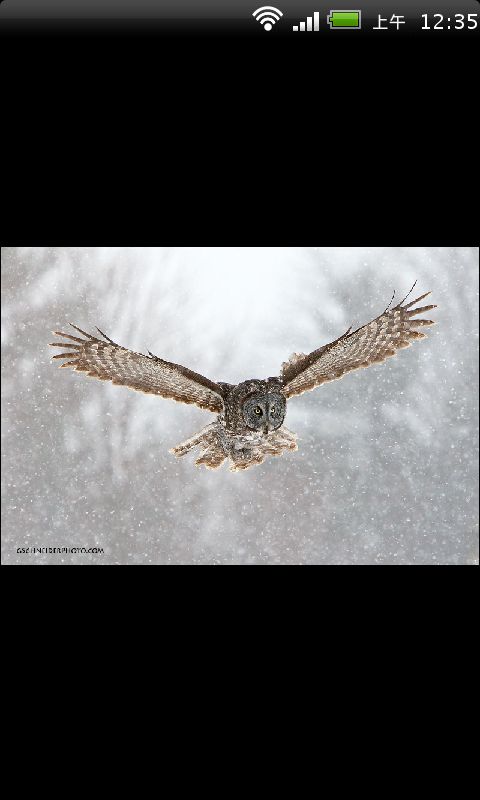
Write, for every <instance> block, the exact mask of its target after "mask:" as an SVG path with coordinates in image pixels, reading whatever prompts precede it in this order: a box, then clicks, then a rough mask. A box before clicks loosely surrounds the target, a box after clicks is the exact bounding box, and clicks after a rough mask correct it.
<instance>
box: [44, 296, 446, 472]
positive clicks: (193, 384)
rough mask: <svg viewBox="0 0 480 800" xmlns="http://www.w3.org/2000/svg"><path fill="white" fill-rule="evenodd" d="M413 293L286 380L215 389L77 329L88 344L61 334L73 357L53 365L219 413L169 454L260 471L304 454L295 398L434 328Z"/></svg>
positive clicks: (288, 370)
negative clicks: (291, 405)
mask: <svg viewBox="0 0 480 800" xmlns="http://www.w3.org/2000/svg"><path fill="white" fill-rule="evenodd" d="M411 291H413V287H412V290H410V292H409V294H408V295H407V297H405V298H404V299H403V300H402V302H401V303H399V304H398V305H397V306H395V307H394V308H390V305H391V302H390V305H389V306H387V308H386V309H385V311H384V312H383V314H381V315H380V316H379V317H377V318H376V319H374V320H373V322H370V323H369V324H368V325H364V326H363V327H362V328H359V329H358V330H356V331H354V332H353V333H352V332H351V331H352V329H351V328H349V330H348V331H347V332H346V333H344V334H343V336H340V338H339V339H336V340H335V341H334V342H331V343H330V344H327V345H324V346H323V347H320V348H319V349H318V350H314V351H313V352H312V353H309V354H308V355H305V354H304V353H294V355H293V356H291V357H290V359H289V360H288V361H287V362H286V363H284V364H283V365H282V371H281V375H280V377H278V378H268V380H257V379H254V378H252V379H250V380H247V381H244V382H243V383H238V384H236V385H232V384H229V383H221V382H218V383H215V382H214V381H211V380H209V379H208V378H204V377H203V375H198V374H197V373H196V372H192V371H191V370H189V369H187V368H186V367H182V366H180V365H179V364H172V363H170V362H168V361H164V360H163V359H162V358H158V357H157V356H154V355H153V354H152V353H150V351H148V356H145V355H142V354H141V353H134V352H132V351H131V350H127V349H125V348H124V347H121V346H120V345H118V344H116V343H115V342H113V341H112V340H111V339H109V338H108V336H105V334H104V333H102V331H100V330H99V329H98V328H97V330H98V332H99V334H100V336H101V337H103V338H102V339H98V338H96V337H95V336H91V335H90V334H89V333H85V331H82V330H81V329H80V328H77V326H76V325H72V327H73V328H75V330H77V331H78V332H79V333H80V334H82V336H83V337H85V338H82V339H80V338H78V337H76V336H71V335H70V334H68V333H60V332H59V331H55V335H56V336H62V337H64V338H65V339H68V340H69V342H55V343H53V344H52V345H51V346H52V347H61V348H63V349H67V350H68V351H69V352H65V353H61V354H60V355H56V356H53V358H62V359H63V358H66V359H68V361H66V362H65V363H63V364H62V367H72V369H75V370H77V371H78V372H86V373H87V375H88V376H90V377H92V378H98V379H99V380H102V381H111V382H112V383H114V384H119V385H122V386H128V387H129V388H130V389H136V390H137V391H139V392H145V393H147V394H157V395H160V396H161V397H169V398H172V399H173V400H177V401H179V402H181V403H195V405H197V406H199V407H200V408H203V409H205V410H207V411H213V412H215V413H216V414H217V418H216V420H215V421H214V422H212V423H211V424H210V425H207V427H206V428H203V430H201V431H199V433H197V434H195V436H192V438H191V439H188V440H187V441H185V442H183V443H182V444H179V445H178V446H177V447H175V448H173V449H172V450H170V452H171V453H173V454H174V455H175V456H178V457H180V456H183V455H185V453H188V452H189V451H190V450H192V449H193V448H195V447H198V448H199V449H200V451H201V452H200V455H199V457H198V458H197V460H196V461H195V464H196V465H197V466H201V465H202V464H203V465H204V466H205V467H208V468H209V469H216V468H217V467H219V466H220V465H221V464H222V463H223V462H224V461H225V459H227V458H228V459H229V460H230V462H231V466H230V469H231V470H232V471H233V472H236V471H237V470H243V469H248V468H249V467H252V466H254V465H255V464H261V463H262V462H263V461H264V460H265V458H266V457H267V456H269V455H271V456H279V455H282V453H283V452H284V451H285V450H297V449H298V448H297V442H296V439H297V437H296V435H295V434H294V433H292V432H291V431H289V430H287V428H285V427H284V426H283V422H284V419H285V414H286V410H287V400H288V399H289V398H291V397H295V395H299V394H303V392H308V391H310V390H311V389H315V387H317V386H320V384H322V383H328V382H329V381H333V380H337V379H338V378H342V377H343V376H344V375H346V374H347V372H351V371H352V370H355V369H360V368H361V367H369V366H370V365H371V364H381V363H382V362H383V361H385V360H386V359H387V358H390V356H394V355H395V354H396V351H397V350H399V349H400V348H402V347H409V346H410V345H411V344H412V342H413V341H415V339H421V338H423V337H424V336H425V334H423V333H420V332H419V331H417V330H415V328H418V327H422V326H424V325H433V324H434V322H433V321H432V320H429V319H414V317H416V316H417V315H418V314H421V313H423V312H425V311H430V310H431V309H432V308H436V306H434V305H430V306H423V307H422V308H412V306H414V305H415V304H416V303H418V302H419V301H420V300H423V299H424V298H425V297H427V296H428V295H429V294H430V292H427V293H426V294H423V295H422V296H421V297H417V299H416V300H413V301H412V302H411V303H408V305H404V303H405V301H406V300H407V298H408V297H409V295H410V293H411ZM392 299H393V298H392ZM70 324H71V323H70Z"/></svg>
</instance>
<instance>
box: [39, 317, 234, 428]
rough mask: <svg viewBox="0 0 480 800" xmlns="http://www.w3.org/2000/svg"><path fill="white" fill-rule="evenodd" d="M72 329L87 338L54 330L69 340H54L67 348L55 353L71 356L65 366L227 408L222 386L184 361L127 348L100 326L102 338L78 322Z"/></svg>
mask: <svg viewBox="0 0 480 800" xmlns="http://www.w3.org/2000/svg"><path fill="white" fill-rule="evenodd" d="M70 324H71V323H70ZM72 328H75V330H76V331H78V332H79V333H81V334H82V336H83V337H85V338H82V339H80V338H79V337H76V336H71V335H70V334H68V333H61V332H59V331H54V333H55V336H62V337H63V338H65V339H68V340H69V341H68V342H53V343H52V344H51V345H50V346H51V347H61V348H62V349H63V350H65V351H67V352H64V353H60V354H59V355H56V356H53V358H62V359H68V361H65V362H64V363H63V364H62V365H61V366H62V367H71V368H72V369H75V370H77V372H86V373H87V375H88V376H89V377H91V378H97V379H98V380H101V381H111V382H112V383H114V384H117V385H119V386H128V387H129V388H130V389H135V390H136V391H138V392H145V393H146V394H157V395H160V397H167V398H171V399H172V400H177V401H178V402H180V403H187V404H190V403H194V404H195V405H197V406H199V407H200V408H203V409H206V410H208V411H217V412H221V411H222V410H223V389H222V387H221V386H219V385H218V384H217V383H214V382H213V381H210V380H209V379H208V378H205V377H204V376H203V375H198V374H197V373H196V372H192V371H191V370H190V369H187V368H186V367H182V366H180V364H172V363H170V362H169V361H164V360H163V359H161V358H157V356H154V355H153V354H152V353H150V352H149V355H148V356H145V355H142V354H141V353H134V352H133V351H132V350H127V349H126V348H125V347H121V346H120V345H118V344H116V343H115V342H113V341H112V340H111V339H109V338H108V336H106V335H105V334H104V333H102V331H100V330H99V329H98V328H97V330H98V332H99V334H100V336H102V337H103V338H102V339H97V338H96V337H95V336H91V335H90V334H89V333H85V331H82V330H81V328H77V326H76V325H72Z"/></svg>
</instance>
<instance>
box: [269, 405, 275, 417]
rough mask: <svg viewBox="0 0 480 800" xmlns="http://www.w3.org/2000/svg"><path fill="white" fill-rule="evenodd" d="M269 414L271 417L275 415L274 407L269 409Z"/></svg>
mask: <svg viewBox="0 0 480 800" xmlns="http://www.w3.org/2000/svg"><path fill="white" fill-rule="evenodd" d="M270 414H271V415H272V417H273V416H274V415H275V406H273V408H271V409H270Z"/></svg>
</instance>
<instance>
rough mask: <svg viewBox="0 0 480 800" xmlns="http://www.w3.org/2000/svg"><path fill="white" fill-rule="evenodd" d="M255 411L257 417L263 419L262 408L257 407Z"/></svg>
mask: <svg viewBox="0 0 480 800" xmlns="http://www.w3.org/2000/svg"><path fill="white" fill-rule="evenodd" d="M253 410H254V411H255V414H256V415H257V417H261V416H262V414H263V411H262V409H261V408H260V406H255V408H254V409H253Z"/></svg>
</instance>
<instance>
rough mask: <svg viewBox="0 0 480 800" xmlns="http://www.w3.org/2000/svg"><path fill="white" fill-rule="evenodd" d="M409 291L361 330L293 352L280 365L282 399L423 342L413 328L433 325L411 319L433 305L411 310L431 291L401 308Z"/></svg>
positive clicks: (426, 320) (376, 362)
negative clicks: (310, 348)
mask: <svg viewBox="0 0 480 800" xmlns="http://www.w3.org/2000/svg"><path fill="white" fill-rule="evenodd" d="M411 291H413V288H412V290H411ZM411 291H410V292H409V294H408V295H407V297H405V298H404V299H403V300H402V302H401V303H399V304H398V305H397V306H395V307H394V308H389V307H387V308H386V310H385V311H384V312H383V314H381V315H380V316H379V317H377V318H376V319H374V320H373V321H372V322H369V323H368V325H364V326H363V328H359V329H358V330H356V331H354V332H353V333H351V330H352V329H351V328H349V330H348V331H347V332H346V333H345V334H344V335H343V336H341V337H340V338H339V339H336V340H335V341H334V342H331V343H330V344H327V345H325V346H324V347H320V348H319V349H318V350H314V351H313V353H309V355H305V354H304V353H294V355H293V356H291V358H290V359H289V361H287V362H286V363H285V364H282V374H281V379H282V381H283V388H282V392H283V394H284V395H285V397H287V398H288V397H294V396H295V395H299V394H303V392H308V391H310V390H311V389H315V388H316V387H317V386H320V385H321V384H322V383H328V382H329V381H335V380H338V379H339V378H343V376H344V375H346V374H347V373H348V372H352V370H355V369H361V368H362V367H369V366H370V365H371V364H381V363H382V362H383V361H385V360H386V359H387V358H391V356H394V355H396V353H397V350H399V349H400V348H403V347H409V346H410V345H411V344H412V343H413V342H414V341H415V340H416V339H423V338H424V337H425V334H424V333H420V332H419V331H417V330H416V328H420V327H422V326H424V325H434V324H435V323H434V322H433V321H432V320H430V319H414V317H416V316H417V315H418V314H422V313H424V312H426V311H430V310H431V309H432V308H436V306H435V305H430V306H423V307H421V308H413V306H414V305H415V304H416V303H419V302H420V300H423V299H424V298H425V297H428V295H429V294H431V292H427V293H426V294H422V296H421V297H417V299H416V300H412V302H411V303H408V305H403V304H404V303H405V300H407V298H408V297H409V295H410V294H411Z"/></svg>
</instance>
